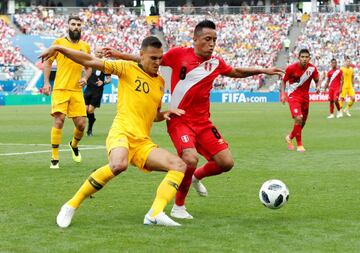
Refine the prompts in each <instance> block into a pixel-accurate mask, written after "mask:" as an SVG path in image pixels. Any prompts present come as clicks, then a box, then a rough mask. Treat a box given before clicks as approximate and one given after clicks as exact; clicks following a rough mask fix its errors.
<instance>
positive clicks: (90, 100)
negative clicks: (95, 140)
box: [84, 48, 111, 136]
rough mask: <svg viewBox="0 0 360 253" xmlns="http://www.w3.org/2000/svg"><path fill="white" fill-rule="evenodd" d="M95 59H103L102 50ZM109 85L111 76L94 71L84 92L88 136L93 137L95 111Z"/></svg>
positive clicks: (96, 54) (96, 52)
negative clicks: (105, 87) (105, 86)
mask: <svg viewBox="0 0 360 253" xmlns="http://www.w3.org/2000/svg"><path fill="white" fill-rule="evenodd" d="M95 57H97V58H99V59H101V58H102V50H101V49H100V48H97V49H96V50H95ZM108 83H111V75H105V73H104V72H102V71H101V70H97V69H93V71H92V73H91V76H90V77H89V80H88V81H87V85H86V89H85V92H84V98H85V105H86V114H87V118H88V129H87V131H86V134H87V136H92V135H93V132H92V129H93V125H94V122H95V121H96V118H95V109H96V108H99V107H100V104H101V98H102V95H103V91H104V85H105V84H108Z"/></svg>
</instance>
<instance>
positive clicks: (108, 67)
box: [104, 60, 127, 78]
mask: <svg viewBox="0 0 360 253" xmlns="http://www.w3.org/2000/svg"><path fill="white" fill-rule="evenodd" d="M126 65H127V62H126V61H122V60H119V61H104V73H105V74H113V75H117V76H118V77H119V78H120V77H121V76H122V75H123V73H125V72H126V71H125V69H126Z"/></svg>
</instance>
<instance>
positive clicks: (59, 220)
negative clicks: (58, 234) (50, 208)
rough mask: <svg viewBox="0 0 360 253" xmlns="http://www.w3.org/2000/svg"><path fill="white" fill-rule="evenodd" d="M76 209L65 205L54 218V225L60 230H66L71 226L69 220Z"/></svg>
mask: <svg viewBox="0 0 360 253" xmlns="http://www.w3.org/2000/svg"><path fill="white" fill-rule="evenodd" d="M75 210H76V208H73V207H71V206H69V205H68V204H67V203H65V204H64V205H63V206H62V207H61V209H60V212H59V214H58V216H57V217H56V224H57V225H58V226H59V227H61V228H67V227H68V226H70V224H71V220H72V218H73V216H74V214H75Z"/></svg>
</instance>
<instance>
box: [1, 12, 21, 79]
mask: <svg viewBox="0 0 360 253" xmlns="http://www.w3.org/2000/svg"><path fill="white" fill-rule="evenodd" d="M14 34H15V30H14V29H13V28H10V27H9V25H8V24H7V23H6V22H5V21H4V20H3V19H1V18H0V41H1V43H0V80H8V79H14V80H18V79H20V76H21V71H22V69H23V65H24V63H25V62H26V59H25V58H24V57H23V56H22V55H21V53H20V49H19V48H16V47H14V46H13V44H12V41H11V39H12V38H13V37H14Z"/></svg>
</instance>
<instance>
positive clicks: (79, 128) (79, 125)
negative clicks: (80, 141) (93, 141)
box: [76, 120, 86, 131]
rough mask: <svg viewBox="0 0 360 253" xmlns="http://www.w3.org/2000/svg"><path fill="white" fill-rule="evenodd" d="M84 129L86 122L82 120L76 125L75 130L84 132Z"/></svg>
mask: <svg viewBox="0 0 360 253" xmlns="http://www.w3.org/2000/svg"><path fill="white" fill-rule="evenodd" d="M85 127H86V120H82V121H80V122H78V123H77V124H76V128H77V129H78V130H79V131H84V130H85Z"/></svg>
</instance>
